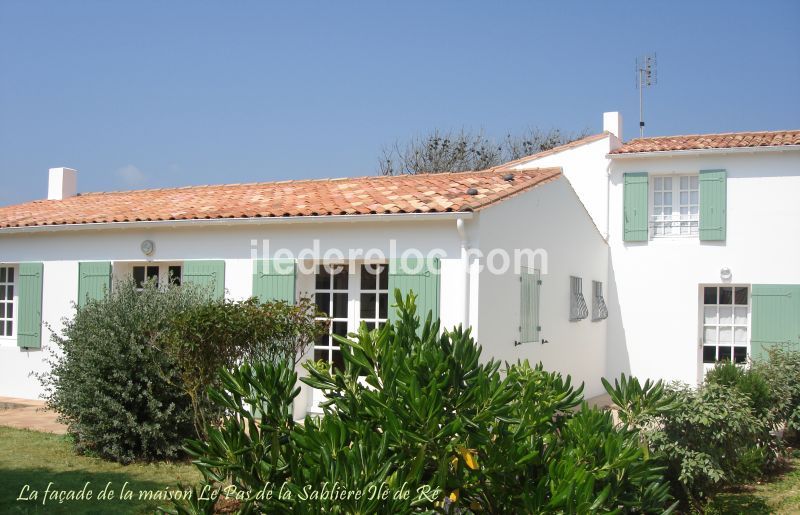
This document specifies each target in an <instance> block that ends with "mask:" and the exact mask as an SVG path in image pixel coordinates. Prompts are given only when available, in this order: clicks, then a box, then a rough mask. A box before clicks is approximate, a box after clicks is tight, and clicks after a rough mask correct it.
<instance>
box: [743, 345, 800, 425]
mask: <svg viewBox="0 0 800 515" xmlns="http://www.w3.org/2000/svg"><path fill="white" fill-rule="evenodd" d="M768 352H769V360H766V361H756V362H755V363H753V364H752V369H753V370H755V371H758V372H760V374H761V375H762V377H764V379H765V380H766V382H767V384H768V385H769V389H770V391H771V392H773V395H774V402H775V405H774V407H773V411H774V412H775V413H776V414H777V418H778V422H779V423H781V422H782V423H785V424H786V427H787V428H789V429H792V430H794V431H800V352H797V351H794V352H791V351H785V350H781V349H775V348H773V349H770V350H769V351H768Z"/></svg>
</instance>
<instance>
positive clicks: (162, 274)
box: [112, 261, 186, 285]
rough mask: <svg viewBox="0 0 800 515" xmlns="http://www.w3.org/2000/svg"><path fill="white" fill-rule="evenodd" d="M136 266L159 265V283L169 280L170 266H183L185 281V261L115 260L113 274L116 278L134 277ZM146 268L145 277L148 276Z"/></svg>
mask: <svg viewBox="0 0 800 515" xmlns="http://www.w3.org/2000/svg"><path fill="white" fill-rule="evenodd" d="M136 266H143V267H148V266H157V267H158V284H159V285H164V284H167V283H168V282H169V267H171V266H179V267H181V283H182V282H183V273H184V270H185V268H186V267H185V264H184V262H183V261H115V262H114V264H113V267H112V270H113V272H112V275H113V277H114V278H115V279H116V280H126V279H133V268H134V267H136ZM146 274H147V272H146V270H145V278H146V277H147V275H146Z"/></svg>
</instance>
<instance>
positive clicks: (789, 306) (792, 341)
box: [750, 284, 800, 359]
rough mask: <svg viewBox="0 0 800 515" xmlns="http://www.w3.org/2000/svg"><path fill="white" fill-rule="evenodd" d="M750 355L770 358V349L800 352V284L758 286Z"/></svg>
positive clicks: (754, 287)
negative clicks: (768, 356) (777, 348)
mask: <svg viewBox="0 0 800 515" xmlns="http://www.w3.org/2000/svg"><path fill="white" fill-rule="evenodd" d="M751 316H752V320H751V336H750V356H751V357H752V358H753V359H764V358H766V357H767V352H766V351H767V349H769V348H771V347H779V348H782V349H784V350H800V285H798V284H791V285H788V284H787V285H782V284H754V285H753V293H752V315H751Z"/></svg>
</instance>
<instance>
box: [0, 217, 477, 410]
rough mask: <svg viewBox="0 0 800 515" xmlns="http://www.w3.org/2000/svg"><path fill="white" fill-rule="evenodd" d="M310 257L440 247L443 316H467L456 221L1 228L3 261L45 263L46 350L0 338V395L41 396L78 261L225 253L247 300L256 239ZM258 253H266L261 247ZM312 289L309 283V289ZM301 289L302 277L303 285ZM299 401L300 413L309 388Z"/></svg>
mask: <svg viewBox="0 0 800 515" xmlns="http://www.w3.org/2000/svg"><path fill="white" fill-rule="evenodd" d="M146 239H149V240H153V241H154V242H155V247H156V250H155V253H154V254H153V255H152V256H150V257H149V258H148V257H146V256H144V255H143V254H142V252H141V250H140V244H141V242H142V241H143V240H146ZM315 239H317V240H319V244H318V247H317V248H318V249H319V250H318V251H317V252H318V253H317V254H313V255H312V257H317V258H319V257H323V258H324V257H335V255H332V254H329V253H330V252H331V250H332V249H340V250H342V251H343V252H344V253H345V254H346V255H347V254H349V252H350V249H353V250H354V251H357V250H361V251H362V252H366V251H368V250H370V249H379V250H380V251H381V252H383V253H384V255H386V256H389V255H390V251H391V246H392V242H391V240H394V242H395V243H394V245H395V246H396V252H397V253H398V254H402V252H404V251H405V250H406V249H409V248H415V249H418V250H420V251H421V252H423V253H424V254H427V253H428V252H431V251H433V250H434V249H439V250H441V251H442V252H443V253H444V254H443V255H444V256H445V257H444V259H442V275H441V291H442V297H441V318H442V322H443V323H444V324H445V325H447V326H453V325H456V324H458V323H460V322H461V320H462V318H463V310H462V309H461V306H462V305H463V304H462V302H461V301H460V298H463V297H462V296H463V284H462V283H463V272H462V270H463V269H462V268H461V266H462V265H461V246H460V239H459V236H458V233H457V231H456V222H455V220H441V221H432V220H415V221H387V222H349V223H324V224H310V223H301V224H295V223H286V224H282V223H277V224H276V223H270V224H264V225H255V224H254V225H252V226H247V227H243V226H213V227H211V226H206V227H198V226H193V227H182V228H163V227H162V228H152V229H115V230H80V231H72V230H70V231H58V232H47V233H44V232H43V233H27V234H20V233H18V234H8V233H6V234H0V263H19V262H26V261H39V262H43V263H44V272H43V274H44V280H43V306H42V307H43V311H42V318H43V326H44V327H45V329H43V335H44V337H43V342H42V349H41V350H26V351H23V350H20V349H19V348H18V347H17V346H16V341H15V340H10V339H4V340H0V396H14V397H22V398H37V397H38V396H40V394H41V393H42V391H41V387H40V385H39V383H38V381H36V380H35V379H34V378H32V377H30V374H31V372H41V371H44V370H45V369H46V368H47V367H46V364H45V359H46V358H47V356H48V352H49V349H50V348H51V347H52V345H51V344H50V342H49V337H50V334H51V333H50V331H49V330H48V329H47V327H52V328H53V329H54V330H56V331H58V330H60V327H61V320H62V319H63V318H64V317H69V316H72V314H73V309H74V308H73V307H72V303H74V302H75V301H76V300H77V296H78V262H80V261H112V262H113V263H114V276H115V277H122V276H124V275H127V273H130V269H131V266H133V264H134V263H137V264H141V263H143V262H146V261H147V262H158V263H163V264H167V263H175V262H177V263H180V262H182V261H184V260H189V259H222V260H225V288H226V290H227V296H228V297H229V298H237V299H243V298H247V297H249V296H250V295H251V293H252V270H253V269H252V266H253V265H252V261H251V250H252V248H253V245H252V243H251V242H252V241H253V240H257V241H258V242H259V248H262V247H261V242H262V241H263V240H268V241H269V248H270V251H269V252H270V253H274V252H275V251H276V250H277V249H279V248H285V249H288V250H289V251H291V252H292V253H294V254H295V255H297V254H298V253H299V252H300V251H302V250H303V249H314V248H315V247H314V240H315ZM258 257H264V256H263V255H262V254H261V251H259V254H258ZM307 290H308V288H305V291H307ZM302 291H304V289H303V287H302V281H299V282H298V292H302ZM303 395H304V397H303V398H302V399H301V402H298V406H299V407H300V410H301V411H300V412H298V416H299V415H302V412H303V410H304V408H303V407H302V406H303V403H305V402H306V399H305V395H306V392H305V391H304V393H303Z"/></svg>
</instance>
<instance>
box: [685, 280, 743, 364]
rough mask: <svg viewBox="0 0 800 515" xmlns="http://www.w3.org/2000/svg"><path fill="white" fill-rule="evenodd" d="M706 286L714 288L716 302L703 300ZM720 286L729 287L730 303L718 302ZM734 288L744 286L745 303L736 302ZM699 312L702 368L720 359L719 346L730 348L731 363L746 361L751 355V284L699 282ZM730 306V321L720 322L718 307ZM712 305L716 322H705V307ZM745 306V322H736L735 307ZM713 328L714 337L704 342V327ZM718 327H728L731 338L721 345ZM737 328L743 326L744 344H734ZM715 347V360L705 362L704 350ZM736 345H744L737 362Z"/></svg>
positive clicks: (700, 360)
mask: <svg viewBox="0 0 800 515" xmlns="http://www.w3.org/2000/svg"><path fill="white" fill-rule="evenodd" d="M706 288H716V304H706V302H705V290H706ZM720 288H731V303H730V304H720V303H719V301H720ZM736 288H746V289H747V298H746V301H747V304H736ZM699 290H700V291H699V308H700V309H699V313H698V315H699V316H698V320H699V324H698V325H699V328H698V331H699V336H698V341H699V356H698V358H699V362H700V365H701V367H703V369H704V370H706V371H707V370H709V369H711V368H713V367H714V366H715V365H716V364H717V363H719V362H720V361H721V360H720V359H719V348H720V347H728V348H730V360H731V362H732V363H736V364H739V365H744V364H746V363H747V360H748V359H749V358H750V356H751V345H750V341H751V338H752V328H751V325H752V316H751V315H752V304H753V302H752V295H753V288H752V285H751V284H733V283H728V284H725V283H722V284H720V283H716V284H701V285H700V288H699ZM726 306H730V308H731V322H730V323H729V324H721V323H720V318H721V317H720V314H719V308H720V307H726ZM707 307H713V308H716V323H706V316H705V315H706V308H707ZM737 307H738V308H746V321H745V323H738V324H737V323H736V308H737ZM711 327H713V328H715V330H716V331H715V338H716V341H714V342H713V343H711V344H708V345H707V343H706V328H711ZM720 328H730V329H731V339H730V342H726V343H725V344H723V345H720V338H719V334H720ZM737 328H745V329H746V331H747V333H746V335H745V343H744V345H741V344H739V345H737V344H736V329H737ZM712 345H713V347H715V349H716V351H715V361H714V362H706V361H705V355H704V351H705V348H706V347H707V346H709V347H710V346H712ZM736 347H744V348H745V356H744V360H743V361H741V362H737V361H736V358H735V350H734V349H735V348H736Z"/></svg>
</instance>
